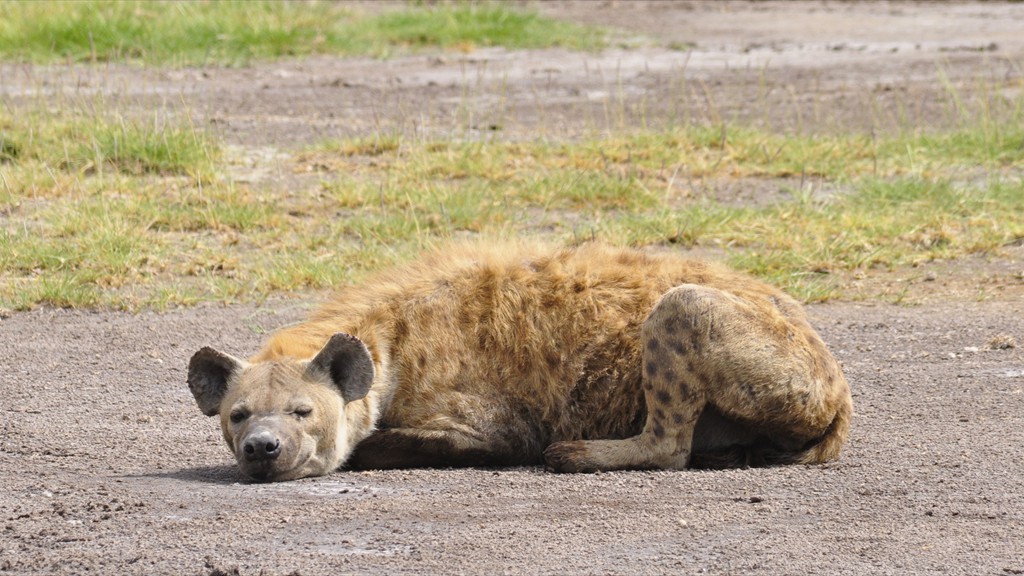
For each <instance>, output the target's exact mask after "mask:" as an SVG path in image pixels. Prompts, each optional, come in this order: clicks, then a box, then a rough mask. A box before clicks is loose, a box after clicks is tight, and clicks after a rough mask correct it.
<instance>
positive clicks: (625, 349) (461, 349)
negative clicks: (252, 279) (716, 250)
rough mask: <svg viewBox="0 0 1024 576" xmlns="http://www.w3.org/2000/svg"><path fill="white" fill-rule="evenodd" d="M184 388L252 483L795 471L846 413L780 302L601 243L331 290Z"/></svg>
mask: <svg viewBox="0 0 1024 576" xmlns="http://www.w3.org/2000/svg"><path fill="white" fill-rule="evenodd" d="M188 383H189V387H190V388H191V390H192V392H193V394H194V395H195V397H196V400H197V403H198V404H199V407H200V409H201V410H202V411H203V412H204V413H206V414H208V415H211V416H214V415H216V416H219V417H220V421H221V427H222V431H223V434H224V439H225V441H226V442H227V443H228V446H229V447H230V448H231V450H232V451H233V452H234V454H235V456H236V459H237V461H238V462H239V465H240V466H241V468H242V470H243V471H244V472H245V473H246V474H248V475H249V476H251V477H253V478H255V479H258V480H286V479H291V478H298V477H302V476H309V475H317V474H325V473H329V472H331V471H333V470H335V469H337V468H339V467H343V466H347V467H351V468H360V469H362V468H398V467H425V466H426V467H447V466H506V465H530V464H540V463H542V462H543V463H545V464H546V465H547V466H548V467H549V468H550V469H552V470H555V471H559V472H586V471H598V470H617V469H643V468H663V469H682V468H686V467H688V466H699V467H730V466H746V465H770V464H784V463H807V464H810V463H818V462H825V461H828V460H831V459H834V458H836V457H837V456H838V454H839V452H840V449H841V447H842V445H843V443H844V441H845V440H846V437H847V431H848V428H849V423H850V418H851V413H852V405H851V398H850V391H849V388H848V386H847V383H846V380H845V378H844V377H843V374H842V371H841V370H840V367H839V365H838V363H837V362H836V360H835V359H834V357H833V356H832V354H831V353H830V352H829V351H828V349H827V348H826V346H825V344H824V343H823V342H822V340H821V338H820V337H819V336H818V334H817V333H816V332H815V331H814V329H813V328H812V327H811V326H810V324H809V323H808V321H807V319H806V317H805V314H804V312H803V310H802V308H801V307H800V306H799V304H798V303H797V302H795V301H794V300H793V299H791V298H790V297H788V296H786V295H785V294H783V293H782V292H780V291H779V290H777V289H775V288H772V287H770V286H768V285H766V284H764V283H762V282H759V281H757V280H754V279H752V278H750V277H748V276H745V275H741V274H738V273H736V272H733V271H730V270H728V269H725V268H723V267H720V266H717V265H713V264H710V263H707V262H702V261H696V260H687V259H683V258H679V257H677V256H675V255H672V254H667V253H660V254H656V253H651V252H644V251H639V250H633V249H621V248H614V247H610V246H606V245H601V244H597V243H590V244H584V245H581V246H578V247H571V248H555V249H551V248H546V247H540V246H533V245H525V244H520V245H509V244H505V245H494V246H482V245H467V246H454V247H450V248H447V249H444V250H441V251H437V252H434V253H432V254H427V255H424V256H423V257H421V258H419V259H418V260H416V261H415V262H413V263H411V264H409V265H407V266H404V267H400V268H397V269H394V270H391V271H389V272H385V273H383V274H381V275H379V276H377V277H376V278H375V279H372V280H370V281H368V282H366V283H364V284H362V285H359V286H355V287H351V288H346V289H343V290H341V291H340V292H338V293H337V294H336V295H335V296H334V297H333V298H332V299H330V300H329V301H327V302H326V303H324V304H323V305H322V307H321V308H320V309H319V310H317V311H316V312H315V313H313V314H312V315H311V317H310V318H309V319H308V320H306V321H305V322H302V323H300V324H297V325H294V326H290V327H287V328H284V329H282V330H280V331H278V332H277V333H275V334H274V335H273V336H272V337H271V338H270V339H269V340H268V341H267V342H266V345H265V346H264V347H263V349H262V350H260V351H259V352H258V353H257V354H256V355H255V356H253V357H252V358H250V359H249V360H241V359H238V358H235V357H233V356H230V355H228V354H224V353H222V352H217V351H216V350H213V349H211V348H204V349H202V350H200V351H199V352H197V353H196V355H195V356H194V357H193V358H192V361H191V362H190V366H189V376H188Z"/></svg>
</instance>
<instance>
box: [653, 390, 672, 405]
mask: <svg viewBox="0 0 1024 576" xmlns="http://www.w3.org/2000/svg"><path fill="white" fill-rule="evenodd" d="M655 397H656V398H657V399H658V402H661V403H662V404H668V403H669V402H671V401H672V395H671V394H669V393H668V392H666V391H664V390H658V393H657V394H655Z"/></svg>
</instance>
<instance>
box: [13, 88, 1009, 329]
mask: <svg viewBox="0 0 1024 576" xmlns="http://www.w3.org/2000/svg"><path fill="white" fill-rule="evenodd" d="M94 110H95V109H94V108H92V107H78V108H76V107H75V106H71V105H67V106H65V107H64V108H63V109H61V110H59V111H58V113H53V111H52V110H49V111H48V115H46V116H43V115H42V114H41V113H39V114H38V115H33V113H32V112H31V111H28V112H22V113H20V115H19V117H18V118H19V119H24V118H31V119H32V121H31V122H22V121H17V122H16V121H15V120H14V118H13V117H12V115H11V114H9V113H8V114H7V115H5V116H2V117H0V141H2V142H4V143H5V144H4V145H3V149H4V150H7V153H6V156H5V157H4V159H3V160H2V161H0V217H2V222H3V228H2V229H0V307H6V308H17V309H21V308H30V307H33V306H38V305H43V304H45V305H53V306H68V307H112V308H124V309H131V310H135V309H139V308H164V307H168V306H175V305H190V304H194V303H196V302H200V301H206V300H220V301H238V300H246V301H251V300H260V299H263V298H266V297H269V296H272V295H275V294H282V293H295V292H302V291H306V290H319V289H325V288H329V287H332V286H335V285H337V284H339V283H343V282H347V281H351V280H353V279H356V278H359V277H361V276H362V275H363V274H365V273H367V272H368V271H371V270H374V269H377V268H380V267H381V266H384V265H387V264H391V263H394V262H398V261H401V260H404V259H407V258H409V257H411V256H412V255H413V254H415V253H416V251H418V250H420V249H423V248H424V247H427V246H432V245H437V244H439V243H443V242H444V241H446V240H448V239H451V238H461V237H465V236H474V237H480V238H497V237H508V236H519V235H532V236H540V237H545V238H548V239H550V240H552V241H558V242H570V243H571V242H578V241H582V240H587V239H591V238H597V239H600V240H604V241H607V242H612V243H616V244H628V245H638V246H650V245H662V246H667V245H677V246H684V247H698V248H701V247H703V248H708V249H714V250H719V251H721V253H722V254H723V256H724V257H725V258H726V259H728V260H729V261H730V262H731V263H732V264H733V265H734V266H736V267H738V268H740V269H743V270H746V271H748V272H750V273H753V274H755V275H757V276H760V277H762V278H765V279H768V280H769V281H771V282H773V283H775V284H777V285H780V286H782V287H783V288H785V289H786V290H788V291H789V292H791V293H792V294H794V295H796V296H797V297H799V298H801V299H803V300H805V301H820V300H827V299H830V298H835V297H842V296H843V285H844V283H845V281H846V280H847V279H848V278H849V277H850V276H851V275H852V274H855V273H857V272H858V271H866V270H872V269H883V270H888V269H897V268H900V267H907V266H913V265H916V264H918V263H921V262H924V261H928V260H931V259H937V258H942V259H950V258H957V257H961V256H963V255H965V254H972V253H991V252H998V251H999V250H1000V249H1001V247H1002V246H1004V245H1006V244H1008V243H1011V242H1019V241H1020V239H1021V238H1024V200H1022V199H1024V184H1022V168H1024V154H1022V152H1021V147H1020V144H1021V142H1024V129H1022V128H1020V126H1022V124H1021V123H1019V122H1007V123H1004V124H1002V125H999V126H998V127H993V126H990V125H981V124H977V125H973V126H972V125H965V127H964V128H962V129H960V130H955V131H951V132H944V133H934V134H924V133H912V132H907V133H902V134H893V135H890V136H885V137H877V138H874V139H872V138H869V137H866V136H861V135H845V136H844V135H821V136H809V135H784V134H776V133H769V132H763V131H758V130H755V129H751V128H741V127H725V128H723V127H714V128H701V127H689V128H680V129H673V130H665V131H641V132H637V133H634V134H630V135H623V136H616V137H606V138H600V139H593V140H586V141H581V142H575V143H558V142H543V141H530V142H516V143H509V142H498V141H495V142H457V141H419V140H414V139H406V138H401V137H397V136H383V135H381V136H379V137H375V138H361V139H353V140H346V141H340V142H325V143H323V144H321V145H318V146H314V147H311V148H309V149H308V150H306V151H304V152H302V153H300V154H298V155H296V156H295V157H294V159H293V160H292V161H291V162H292V164H293V165H292V166H285V167H284V168H283V169H284V170H293V171H295V172H298V173H301V172H303V171H304V170H305V167H306V166H316V167H317V168H318V170H321V172H319V177H318V179H316V178H314V179H312V180H307V181H306V182H307V183H306V184H305V185H304V187H299V188H297V189H295V188H291V187H290V188H289V189H287V190H284V189H280V188H275V187H273V186H270V187H267V186H258V187H257V186H251V185H248V184H243V183H237V182H233V181H232V180H231V179H230V178H228V177H227V176H226V175H225V171H224V166H225V163H226V162H230V161H231V158H229V157H226V153H225V152H222V151H221V147H220V146H219V145H218V143H217V142H216V141H215V140H214V139H212V138H211V137H210V136H208V135H206V134H204V133H203V132H201V131H197V130H194V129H193V128H192V127H191V125H190V123H189V122H188V119H187V118H178V119H176V120H175V119H170V118H164V119H159V118H158V119H156V120H149V121H129V120H127V119H124V118H120V117H116V116H111V115H106V114H102V113H99V114H98V113H96V112H95V111H94ZM26 126H31V129H29V128H26ZM172 148H173V150H172ZM716 182H718V183H721V182H738V183H744V184H750V185H757V184H758V183H762V185H764V184H763V183H765V182H768V183H775V184H771V185H772V186H778V187H783V188H784V189H786V190H788V192H787V193H784V194H779V193H778V192H777V191H774V192H773V193H774V194H776V200H774V201H772V202H766V203H755V204H749V203H748V204H744V205H737V204H731V203H720V202H716V201H715V200H714V197H713V195H711V194H710V192H709V191H710V190H711V189H712V188H713V187H714V185H715V183H716ZM813 186H819V187H823V189H827V190H830V191H831V192H830V194H825V195H816V194H814V193H812V192H814V190H813ZM786 187H788V188H786Z"/></svg>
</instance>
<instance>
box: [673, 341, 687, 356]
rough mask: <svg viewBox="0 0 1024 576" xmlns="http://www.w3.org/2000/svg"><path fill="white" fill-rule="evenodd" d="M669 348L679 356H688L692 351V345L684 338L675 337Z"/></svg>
mask: <svg viewBox="0 0 1024 576" xmlns="http://www.w3.org/2000/svg"><path fill="white" fill-rule="evenodd" d="M669 348H671V349H672V351H673V352H675V353H676V354H678V355H679V356H686V355H687V354H689V353H690V347H689V346H687V345H686V341H685V340H684V339H682V338H675V339H673V340H672V342H671V343H670V344H669Z"/></svg>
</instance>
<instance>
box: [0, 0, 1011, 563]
mask: <svg viewBox="0 0 1024 576" xmlns="http://www.w3.org/2000/svg"><path fill="white" fill-rule="evenodd" d="M543 9H544V10H545V11H546V12H550V13H551V14H553V15H558V16H562V17H565V18H573V19H577V20H586V21H588V22H595V23H600V24H604V25H609V26H612V25H614V26H617V27H620V28H622V29H628V30H629V31H630V32H633V33H643V34H645V35H647V36H648V37H649V38H652V39H653V40H652V41H651V43H650V44H649V45H645V46H644V47H641V48H633V49H629V50H610V51H608V52H607V53H605V54H602V55H593V54H590V55H576V54H568V53H562V52H558V51H545V52H527V53H511V52H504V51H481V52H477V53H472V54H469V55H448V54H446V55H444V56H443V57H440V58H439V57H437V56H414V57H409V58H401V59H396V60H393V61H388V62H385V63H378V62H371V61H364V60H354V61H344V60H336V59H329V58H322V59H315V60H310V61H306V62H301V63H275V64H267V65H260V66H257V67H254V68H251V69H244V70H140V69H134V68H127V67H123V68H122V67H115V66H109V67H103V68H102V69H100V70H97V69H95V68H88V67H80V68H70V69H69V68H66V67H48V68H44V67H38V68H30V67H25V66H14V65H9V64H7V65H0V73H2V75H0V78H3V79H4V80H3V82H2V83H0V97H2V98H4V99H5V100H6V101H7V102H9V103H11V104H12V105H15V106H17V105H18V103H19V102H22V101H27V100H31V99H33V98H37V97H38V95H39V93H40V92H47V91H49V92H60V93H65V94H71V95H75V94H82V93H88V92H89V91H94V92H98V93H100V94H110V95H114V96H116V97H117V98H119V99H120V101H121V102H122V105H123V106H126V107H129V108H132V107H134V108H137V109H138V110H140V111H144V110H148V109H151V108H152V107H153V106H167V107H170V108H172V109H173V108H175V107H176V106H181V105H182V104H183V103H184V105H185V106H187V107H188V109H189V110H191V111H192V112H193V113H194V114H195V115H196V116H197V117H198V118H199V119H201V120H203V121H206V122H212V123H213V124H214V125H215V126H216V127H217V129H218V130H220V131H221V132H222V133H223V136H224V137H225V138H226V139H227V140H228V141H230V142H234V143H237V144H240V145H241V144H245V145H246V146H247V148H246V150H249V151H250V153H252V150H253V149H258V148H261V147H262V148H267V149H269V148H271V147H273V149H274V150H281V151H284V152H283V153H287V150H289V149H290V148H294V147H295V146H296V145H300V144H302V143H305V142H309V141H312V140H315V139H316V138H319V137H322V136H330V135H333V136H347V135H352V134H360V133H371V132H373V131H376V130H381V129H385V128H386V129H396V130H403V131H420V132H424V133H438V134H446V133H447V131H451V130H453V129H454V127H455V126H458V127H459V129H460V130H463V129H465V128H467V127H468V128H469V129H472V128H473V127H474V126H479V127H480V129H481V130H484V129H486V128H487V126H489V125H491V124H500V125H501V132H502V136H503V137H509V138H517V137H531V136H532V135H536V133H537V131H538V130H541V129H542V130H543V132H544V134H545V135H546V136H548V137H553V138H554V137H574V136H577V135H581V134H586V133H589V132H593V131H601V130H608V129H619V128H622V129H626V128H628V127H630V126H633V125H634V122H637V121H640V120H643V121H645V122H648V123H649V124H658V123H669V122H678V121H681V120H682V119H685V118H690V119H692V120H693V121H702V120H714V119H715V116H716V115H717V116H719V117H721V118H746V119H749V120H752V121H768V122H770V123H775V122H777V123H778V124H777V125H776V127H779V126H789V127H799V126H800V125H801V123H805V124H803V125H805V126H809V125H811V124H813V125H815V126H818V127H821V128H824V129H827V128H829V127H830V126H842V127H857V128H866V129H870V128H871V127H872V126H875V125H878V124H884V123H885V122H887V121H889V120H892V119H893V118H895V116H893V118H890V117H889V116H887V115H888V114H895V111H896V110H898V109H902V110H903V111H904V112H905V117H904V118H903V121H908V122H911V123H922V124H927V125H936V126H941V125H942V123H943V122H945V121H946V120H947V118H944V117H943V115H942V113H941V111H942V110H946V109H947V108H946V106H947V104H948V103H947V102H944V101H943V98H944V94H946V93H945V92H944V90H943V88H942V87H941V86H940V85H939V82H938V76H937V75H936V70H937V69H938V68H939V67H941V68H942V69H943V70H944V73H945V74H946V75H947V77H948V78H949V79H950V81H951V82H952V83H953V84H955V85H962V86H969V85H971V84H972V83H975V82H977V81H979V80H992V79H999V80H1000V82H1001V84H1000V86H1003V88H999V89H1001V90H1003V89H1005V90H1014V89H1016V90H1019V89H1020V85H1021V84H1020V81H1019V80H1020V77H1021V73H1022V71H1021V70H1022V68H1021V67H1022V66H1024V35H1022V34H1020V31H1021V30H1024V5H1021V4H1003V3H998V2H985V3H955V2H954V3H945V4H930V3H929V4H923V3H922V4H918V3H892V4H890V3H834V2H828V3H817V2H814V3H811V2H807V3H771V2H763V3H762V2H758V3H752V4H747V3H736V4H734V3H724V2H723V3H673V4H662V3H631V2H626V1H620V2H617V3H613V4H612V5H605V4H597V3H558V4H551V5H544V7H543ZM670 43H687V44H690V45H692V46H693V47H692V49H691V50H690V51H689V52H684V51H679V50H672V49H668V48H666V47H665V46H667V45H668V44H670ZM1014 79H1016V83H1014V82H1012V81H1013V80H1014ZM702 85H703V86H702ZM1007 87H1008V88H1007ZM872 110H874V111H875V112H874V113H872ZM887 119H888V120H887ZM880 127H881V128H885V127H886V126H884V125H883V126H880ZM252 155H253V158H258V155H257V154H255V153H252ZM266 161H268V162H272V161H273V160H272V158H271V159H270V160H266ZM253 162H255V163H256V164H254V165H253V166H252V168H255V169H257V170H258V169H260V168H261V165H258V163H259V162H260V160H253ZM290 184H293V185H301V184H302V182H301V181H300V182H290ZM752 185H756V183H753V184H752ZM736 194H737V197H736V200H738V201H742V200H743V198H744V197H743V196H742V193H741V192H736ZM936 266H937V267H936V268H935V270H936V271H937V274H936V275H935V276H933V277H937V281H931V282H928V281H921V282H918V283H914V284H912V285H910V286H911V288H912V290H911V292H912V293H913V294H916V295H917V298H916V300H917V301H918V302H920V305H917V306H894V305H891V304H886V303H880V302H878V303H873V302H865V303H830V304H827V305H818V306H812V307H811V308H810V311H811V314H812V317H813V319H814V321H815V325H816V326H817V327H818V328H819V329H820V331H821V332H822V334H823V336H824V337H825V340H826V341H827V342H828V343H829V345H830V347H831V348H832V349H833V350H834V351H835V353H836V355H837V356H838V357H839V359H840V360H841V361H842V362H843V364H844V368H845V370H846V373H847V377H848V379H849V380H850V382H851V385H852V386H853V389H854V401H855V407H856V418H855V421H854V428H853V432H852V436H851V439H850V443H849V445H848V448H847V450H846V452H845V453H844V455H843V457H842V458H841V459H840V460H839V461H838V462H836V463H834V464H830V465H827V466H818V467H787V468H773V469H760V470H737V471H729V472H684V473H666V472H653V473H652V472H630V473H612V474H598V475H585V476H555V475H551V474H546V473H544V472H543V471H542V470H540V469H532V468H530V469H512V470H417V471H398V472H386V473H385V472H376V473H348V472H339V473H336V474H333V475H331V476H328V477H324V478H317V479H308V480H302V481H298V482H291V483H285V484H277V485H258V484H250V483H246V482H244V481H243V480H242V479H241V478H240V477H239V476H238V474H237V472H236V471H235V469H234V466H233V465H232V462H231V461H230V455H229V453H228V451H227V450H226V449H225V447H224V446H223V445H222V444H223V443H222V441H221V440H220V438H219V431H218V429H217V426H216V423H215V422H214V421H213V420H211V419H207V418H205V417H203V416H201V415H200V414H199V412H198V410H197V409H196V408H195V406H194V403H193V401H192V398H191V396H190V394H189V393H188V390H187V389H186V387H185V384H184V382H185V364H186V362H187V360H188V357H189V356H190V355H191V354H192V352H194V351H195V350H196V349H198V348H199V347H200V346H202V345H207V344H215V345H216V346H218V347H219V348H221V349H223V350H226V351H232V352H234V353H236V354H239V355H244V354H247V353H249V352H251V351H253V350H254V349H255V347H256V346H257V344H258V343H259V341H260V340H261V339H262V338H263V337H264V334H265V332H266V331H267V330H271V329H274V328H276V327H278V326H280V325H282V324H284V323H287V322H291V321H294V320H296V319H298V318H300V317H301V316H302V314H303V313H304V312H305V310H306V303H299V302H294V301H273V302H269V303H267V304H264V305H262V306H259V307H253V306H242V305H238V306H230V307H220V306H203V307H199V308H196V309H191V310H181V311H173V312H169V313H164V314H155V313H142V314H139V315H128V314H122V313H109V312H69V311H61V310H37V311H32V312H25V313H16V314H13V315H10V316H8V317H4V318H2V319H0V574H5V573H14V574H22V573H45V574H49V573H92V574H122V573H129V574H154V573H160V574H235V573H239V574H268V575H270V574H303V575H315V574H337V573H371V574H397V573H469V574H491V573H510V574H547V573H551V574H562V573H585V574H590V573H594V574H661V573H669V572H673V573H718V574H810V573H841V574H908V573H919V574H923V573H951V574H993V575H999V574H1022V573H1024V484H1022V480H1021V479H1022V478H1024V349H1022V347H1021V346H1020V345H1021V344H1024V299H1022V298H1024V286H1022V282H1021V281H1020V278H1021V275H1022V273H1024V261H1022V252H1021V249H1020V248H1008V249H1007V251H1006V252H1005V253H1004V254H1000V255H995V256H993V257H991V258H975V259H970V260H969V261H965V262H962V263H953V264H945V265H936ZM985 279H989V280H990V281H989V282H988V283H985ZM992 279H995V280H992ZM993 283H994V284H996V285H995V286H994V287H993ZM1010 340H1012V341H1015V342H1016V343H1017V344H1018V346H1017V347H1012V348H1001V347H1000V346H999V344H1000V342H1008V341H1010Z"/></svg>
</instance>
